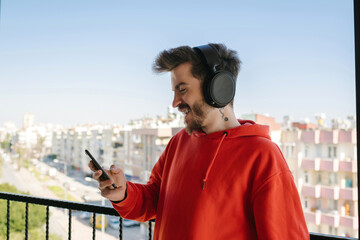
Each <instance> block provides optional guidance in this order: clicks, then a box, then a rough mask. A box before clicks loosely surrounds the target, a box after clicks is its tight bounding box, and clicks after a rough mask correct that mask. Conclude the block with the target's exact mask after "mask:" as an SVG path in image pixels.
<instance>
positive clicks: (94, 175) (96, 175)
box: [92, 170, 102, 181]
mask: <svg viewBox="0 0 360 240" xmlns="http://www.w3.org/2000/svg"><path fill="white" fill-rule="evenodd" d="M101 175H102V171H101V170H95V172H94V173H93V176H92V177H93V179H95V180H97V181H98V180H99V178H100V176H101Z"/></svg>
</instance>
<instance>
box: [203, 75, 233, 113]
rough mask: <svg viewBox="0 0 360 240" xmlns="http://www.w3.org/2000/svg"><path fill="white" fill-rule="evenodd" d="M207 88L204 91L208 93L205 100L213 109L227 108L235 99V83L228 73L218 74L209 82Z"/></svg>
mask: <svg viewBox="0 0 360 240" xmlns="http://www.w3.org/2000/svg"><path fill="white" fill-rule="evenodd" d="M206 88H207V89H204V90H205V91H206V92H207V93H205V94H204V96H205V100H206V101H207V103H208V104H209V105H211V106H213V107H217V108H222V107H225V106H226V105H228V104H229V103H230V102H231V101H232V100H233V99H234V96H235V81H234V78H233V76H232V74H231V73H230V72H228V71H218V72H216V73H215V74H214V75H213V77H212V79H211V80H210V81H208V84H207V86H206Z"/></svg>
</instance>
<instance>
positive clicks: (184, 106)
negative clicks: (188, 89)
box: [178, 103, 190, 111]
mask: <svg viewBox="0 0 360 240" xmlns="http://www.w3.org/2000/svg"><path fill="white" fill-rule="evenodd" d="M183 109H190V106H189V105H187V104H185V103H183V104H180V105H179V106H178V110H179V111H181V110H183Z"/></svg>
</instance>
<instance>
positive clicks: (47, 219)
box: [45, 205, 49, 240]
mask: <svg viewBox="0 0 360 240" xmlns="http://www.w3.org/2000/svg"><path fill="white" fill-rule="evenodd" d="M45 239H46V240H49V205H48V206H46V228H45Z"/></svg>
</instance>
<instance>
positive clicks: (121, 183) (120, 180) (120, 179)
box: [89, 161, 126, 202]
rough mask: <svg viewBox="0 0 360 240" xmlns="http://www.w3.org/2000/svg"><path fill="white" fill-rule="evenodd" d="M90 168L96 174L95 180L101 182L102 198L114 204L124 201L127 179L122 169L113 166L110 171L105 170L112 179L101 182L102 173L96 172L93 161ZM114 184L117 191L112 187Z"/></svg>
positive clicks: (94, 175)
mask: <svg viewBox="0 0 360 240" xmlns="http://www.w3.org/2000/svg"><path fill="white" fill-rule="evenodd" d="M89 168H90V169H91V171H93V172H94V174H93V178H94V179H95V180H96V181H98V182H99V189H100V191H101V196H103V197H105V198H108V199H109V200H110V201H114V202H116V201H122V200H124V198H125V192H126V178H125V174H124V172H123V171H122V170H121V169H120V168H118V167H116V166H115V165H111V167H110V170H104V171H105V172H106V173H107V174H108V175H109V177H110V179H109V180H106V181H100V176H101V174H102V171H101V170H96V168H95V167H94V164H93V163H92V161H90V162H89ZM113 183H115V184H116V186H117V188H116V189H114V187H113V186H112V184H113Z"/></svg>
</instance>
